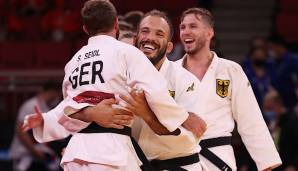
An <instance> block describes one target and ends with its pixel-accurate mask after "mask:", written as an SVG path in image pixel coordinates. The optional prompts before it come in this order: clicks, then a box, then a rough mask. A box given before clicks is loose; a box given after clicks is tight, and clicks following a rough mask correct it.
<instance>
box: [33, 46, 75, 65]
mask: <svg viewBox="0 0 298 171" xmlns="http://www.w3.org/2000/svg"><path fill="white" fill-rule="evenodd" d="M35 46H36V48H35V52H36V60H37V68H43V69H44V68H46V69H63V68H64V66H65V64H66V63H67V62H68V60H69V59H70V58H71V53H70V51H71V47H70V44H69V43H66V42H62V43H55V42H40V43H36V44H35Z"/></svg>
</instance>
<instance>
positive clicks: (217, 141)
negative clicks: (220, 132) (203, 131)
mask: <svg viewBox="0 0 298 171" xmlns="http://www.w3.org/2000/svg"><path fill="white" fill-rule="evenodd" d="M231 142H232V137H231V136H227V137H218V138H210V139H205V140H202V141H201V142H200V146H201V147H202V150H201V151H200V154H201V155H202V156H204V157H205V158H206V159H208V160H209V161H210V162H211V163H213V164H214V165H215V166H216V167H217V168H219V169H220V170H222V171H232V169H231V167H230V166H229V165H228V164H227V163H225V162H224V161H223V160H222V159H221V158H219V157H218V156H217V155H216V154H214V153H213V152H212V151H210V150H209V149H208V148H211V147H217V146H222V145H231Z"/></svg>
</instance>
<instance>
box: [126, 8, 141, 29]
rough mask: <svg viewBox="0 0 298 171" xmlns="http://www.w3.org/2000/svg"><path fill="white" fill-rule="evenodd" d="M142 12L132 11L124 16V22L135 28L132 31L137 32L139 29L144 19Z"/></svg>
mask: <svg viewBox="0 0 298 171" xmlns="http://www.w3.org/2000/svg"><path fill="white" fill-rule="evenodd" d="M143 15H144V13H143V12H142V11H130V12H128V13H126V14H125V15H124V20H125V21H126V22H127V23H129V24H131V25H132V26H133V28H132V31H133V32H136V31H137V27H138V25H139V23H140V21H141V19H142V17H143Z"/></svg>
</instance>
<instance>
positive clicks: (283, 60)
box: [268, 35, 298, 110]
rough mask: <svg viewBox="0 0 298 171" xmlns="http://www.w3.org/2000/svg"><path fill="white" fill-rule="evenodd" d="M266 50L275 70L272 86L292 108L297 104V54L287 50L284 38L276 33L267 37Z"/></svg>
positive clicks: (289, 107) (285, 103)
mask: <svg viewBox="0 0 298 171" xmlns="http://www.w3.org/2000/svg"><path fill="white" fill-rule="evenodd" d="M268 50H269V55H270V57H272V59H273V66H274V69H275V72H276V73H275V74H276V79H275V80H273V86H274V87H275V89H276V90H277V91H278V93H279V94H280V96H281V98H282V100H283V102H284V105H285V106H286V107H287V108H288V109H291V110H292V109H293V108H294V107H295V105H296V104H297V95H296V87H297V85H298V54H294V53H292V52H290V51H288V49H287V47H286V43H285V41H284V39H283V38H282V37H280V36H277V35H276V36H272V37H270V38H269V43H268Z"/></svg>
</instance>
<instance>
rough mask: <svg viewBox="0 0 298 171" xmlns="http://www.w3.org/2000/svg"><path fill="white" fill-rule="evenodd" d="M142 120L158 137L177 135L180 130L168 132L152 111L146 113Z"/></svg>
mask: <svg viewBox="0 0 298 171" xmlns="http://www.w3.org/2000/svg"><path fill="white" fill-rule="evenodd" d="M143 120H144V121H145V122H146V123H147V124H148V126H149V127H150V128H151V129H152V130H153V131H154V132H155V133H156V134H158V135H178V134H179V132H180V130H179V129H177V130H175V131H174V132H170V131H169V130H168V129H167V128H166V127H164V126H163V125H162V124H161V123H160V122H159V120H158V119H157V117H156V116H155V115H154V113H153V112H152V111H150V112H148V113H147V115H146V117H143Z"/></svg>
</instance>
